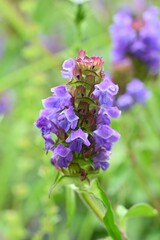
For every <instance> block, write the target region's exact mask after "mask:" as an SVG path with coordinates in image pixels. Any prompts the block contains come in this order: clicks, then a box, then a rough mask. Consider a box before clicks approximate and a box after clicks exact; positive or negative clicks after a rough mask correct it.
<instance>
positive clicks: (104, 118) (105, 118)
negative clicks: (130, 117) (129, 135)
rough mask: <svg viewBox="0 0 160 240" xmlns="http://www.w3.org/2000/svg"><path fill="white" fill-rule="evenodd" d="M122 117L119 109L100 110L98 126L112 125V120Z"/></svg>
mask: <svg viewBox="0 0 160 240" xmlns="http://www.w3.org/2000/svg"><path fill="white" fill-rule="evenodd" d="M120 115H121V111H120V110H119V109H118V108H117V107H110V108H108V109H107V108H103V107H102V108H100V110H99V112H98V116H97V124H103V125H105V124H108V125H109V124H110V123H111V121H110V118H118V117H119V116H120Z"/></svg>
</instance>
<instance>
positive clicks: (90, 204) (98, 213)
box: [79, 192, 104, 224]
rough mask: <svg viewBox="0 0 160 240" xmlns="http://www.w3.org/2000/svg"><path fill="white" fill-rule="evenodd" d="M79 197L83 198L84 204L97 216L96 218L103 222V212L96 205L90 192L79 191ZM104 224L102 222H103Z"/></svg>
mask: <svg viewBox="0 0 160 240" xmlns="http://www.w3.org/2000/svg"><path fill="white" fill-rule="evenodd" d="M79 196H80V198H81V199H82V200H83V202H84V203H85V205H86V206H87V207H88V208H89V209H90V210H91V211H92V212H93V213H94V214H95V215H96V216H97V217H98V219H99V220H100V221H101V222H102V223H103V218H104V213H103V212H102V209H101V208H100V207H99V206H98V205H97V203H96V202H95V200H94V199H93V197H92V195H91V194H90V193H86V192H79ZM103 224H104V223H103Z"/></svg>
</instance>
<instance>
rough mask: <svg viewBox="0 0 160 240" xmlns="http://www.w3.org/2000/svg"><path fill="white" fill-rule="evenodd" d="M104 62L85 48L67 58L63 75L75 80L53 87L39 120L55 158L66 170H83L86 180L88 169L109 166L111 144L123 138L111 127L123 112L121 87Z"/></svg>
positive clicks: (48, 147)
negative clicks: (118, 104)
mask: <svg viewBox="0 0 160 240" xmlns="http://www.w3.org/2000/svg"><path fill="white" fill-rule="evenodd" d="M103 63H104V62H103V59H102V58H101V57H98V56H92V57H88V56H87V55H86V52H85V51H84V50H80V51H79V52H78V56H77V57H75V58H74V59H72V58H71V59H68V60H66V61H64V63H63V71H62V76H63V77H65V78H69V79H70V81H69V82H68V83H67V84H66V85H60V86H58V87H54V88H52V89H51V91H52V93H53V95H52V96H50V97H48V98H46V99H44V100H43V106H44V110H42V111H41V112H40V116H39V118H38V119H37V121H36V123H35V126H36V127H38V128H39V129H40V130H41V133H42V137H43V139H44V143H45V150H46V152H48V151H52V153H53V155H52V158H51V163H52V164H53V165H55V167H57V168H58V170H59V171H62V173H63V174H68V175H70V174H71V172H72V173H73V174H80V178H81V180H82V181H83V180H85V178H86V176H87V177H89V172H88V171H93V172H94V171H95V170H96V169H99V168H101V169H102V170H106V169H107V168H108V167H109V163H108V161H107V160H108V159H109V156H110V153H111V149H112V145H113V143H114V142H116V141H117V140H118V139H119V137H120V135H119V134H118V133H117V132H116V131H115V130H113V129H112V128H111V127H110V126H109V125H110V123H111V118H117V117H119V116H120V113H121V112H120V110H119V109H118V108H117V107H116V106H113V103H114V101H115V95H116V94H117V92H118V86H117V85H115V84H114V83H113V82H112V81H111V80H110V76H109V75H107V74H105V72H104V69H103ZM77 80H78V81H77ZM84 161H85V164H84ZM77 166H79V171H77ZM61 168H68V170H65V171H64V170H63V169H61ZM71 170H72V171H71ZM96 172H97V171H96Z"/></svg>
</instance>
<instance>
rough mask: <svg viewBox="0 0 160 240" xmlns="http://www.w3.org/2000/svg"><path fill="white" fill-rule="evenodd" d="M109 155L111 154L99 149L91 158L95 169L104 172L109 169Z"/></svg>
mask: <svg viewBox="0 0 160 240" xmlns="http://www.w3.org/2000/svg"><path fill="white" fill-rule="evenodd" d="M110 155H111V152H109V151H106V150H105V149H101V150H100V151H99V152H98V153H97V154H96V156H95V157H94V158H93V163H94V166H95V168H96V169H99V168H101V169H102V170H103V171H105V170H106V169H107V168H108V167H109V165H110V164H109V162H107V160H109V156H110Z"/></svg>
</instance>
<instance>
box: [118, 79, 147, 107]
mask: <svg viewBox="0 0 160 240" xmlns="http://www.w3.org/2000/svg"><path fill="white" fill-rule="evenodd" d="M149 96H150V92H149V91H148V90H147V88H146V87H145V85H144V83H143V82H141V81H140V80H139V79H133V80H132V81H131V82H130V83H128V84H127V86H126V92H125V93H124V94H122V95H121V96H120V97H118V98H117V100H116V105H117V106H118V107H119V108H120V109H122V110H124V111H127V110H129V109H130V108H131V107H133V106H134V105H135V104H136V103H139V104H144V103H145V102H146V101H147V99H148V98H149Z"/></svg>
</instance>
